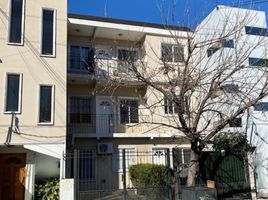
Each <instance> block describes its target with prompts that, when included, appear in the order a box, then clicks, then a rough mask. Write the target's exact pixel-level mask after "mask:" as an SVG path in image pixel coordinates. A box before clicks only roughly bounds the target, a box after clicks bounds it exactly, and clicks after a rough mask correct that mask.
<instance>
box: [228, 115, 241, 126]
mask: <svg viewBox="0 0 268 200" xmlns="http://www.w3.org/2000/svg"><path fill="white" fill-rule="evenodd" d="M229 126H230V127H242V118H241V117H239V118H235V119H234V120H233V121H232V122H230V123H229Z"/></svg>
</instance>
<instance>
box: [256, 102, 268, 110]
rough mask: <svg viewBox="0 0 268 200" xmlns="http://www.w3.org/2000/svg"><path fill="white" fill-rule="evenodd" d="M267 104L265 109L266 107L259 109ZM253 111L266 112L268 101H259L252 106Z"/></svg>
mask: <svg viewBox="0 0 268 200" xmlns="http://www.w3.org/2000/svg"><path fill="white" fill-rule="evenodd" d="M266 106H267V110H266V109H260V108H265V107H266ZM253 111H254V112H267V111H268V102H259V103H257V104H256V105H254V106H253Z"/></svg>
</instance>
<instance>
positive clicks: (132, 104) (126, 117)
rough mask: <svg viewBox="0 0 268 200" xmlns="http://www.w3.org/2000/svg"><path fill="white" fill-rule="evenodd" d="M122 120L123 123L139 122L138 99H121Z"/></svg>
mask: <svg viewBox="0 0 268 200" xmlns="http://www.w3.org/2000/svg"><path fill="white" fill-rule="evenodd" d="M120 122H121V124H126V123H138V122H139V105H138V100H129V99H124V100H121V101H120Z"/></svg>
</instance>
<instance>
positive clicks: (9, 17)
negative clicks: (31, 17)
mask: <svg viewBox="0 0 268 200" xmlns="http://www.w3.org/2000/svg"><path fill="white" fill-rule="evenodd" d="M25 1H26V0H22V17H21V18H22V19H21V42H20V43H16V42H10V30H11V23H10V22H11V13H12V10H11V7H12V0H9V1H8V29H7V44H8V45H14V46H23V45H24V31H25Z"/></svg>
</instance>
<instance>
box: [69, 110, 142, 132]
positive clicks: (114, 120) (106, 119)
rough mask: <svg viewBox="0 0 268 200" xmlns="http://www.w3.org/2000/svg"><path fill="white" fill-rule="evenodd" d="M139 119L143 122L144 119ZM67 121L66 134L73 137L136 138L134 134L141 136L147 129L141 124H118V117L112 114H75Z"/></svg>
mask: <svg viewBox="0 0 268 200" xmlns="http://www.w3.org/2000/svg"><path fill="white" fill-rule="evenodd" d="M140 118H142V119H143V120H144V117H140ZM69 121H70V122H69V123H68V134H69V135H73V136H74V137H116V136H120V135H121V134H125V133H128V134H133V133H135V136H137V135H136V134H143V133H145V132H146V131H147V127H146V126H144V125H143V124H139V123H135V124H133V123H132V124H123V123H120V122H119V116H116V115H113V114H109V115H105V114H103V115H96V114H91V115H88V114H84V115H83V114H75V115H73V116H69ZM137 121H139V120H137ZM121 136H122V135H121ZM125 136H126V135H125Z"/></svg>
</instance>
